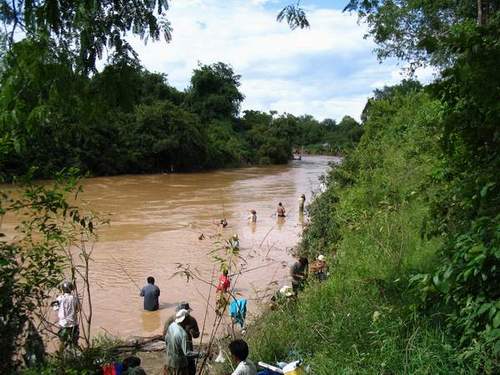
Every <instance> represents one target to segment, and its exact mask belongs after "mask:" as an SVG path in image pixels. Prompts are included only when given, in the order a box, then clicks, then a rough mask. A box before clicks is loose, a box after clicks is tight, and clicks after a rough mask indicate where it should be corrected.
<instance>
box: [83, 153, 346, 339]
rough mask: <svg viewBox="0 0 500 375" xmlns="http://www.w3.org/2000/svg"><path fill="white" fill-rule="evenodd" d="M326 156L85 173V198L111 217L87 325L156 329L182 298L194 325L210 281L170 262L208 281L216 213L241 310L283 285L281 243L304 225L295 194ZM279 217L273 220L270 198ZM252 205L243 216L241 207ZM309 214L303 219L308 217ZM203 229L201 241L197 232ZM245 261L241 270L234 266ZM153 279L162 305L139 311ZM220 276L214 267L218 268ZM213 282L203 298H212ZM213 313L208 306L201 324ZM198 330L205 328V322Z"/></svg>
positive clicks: (312, 185) (121, 330) (142, 332)
mask: <svg viewBox="0 0 500 375" xmlns="http://www.w3.org/2000/svg"><path fill="white" fill-rule="evenodd" d="M331 161H338V160H337V159H335V158H332V157H324V156H306V157H303V159H302V160H301V161H293V162H290V163H289V164H288V165H281V166H267V167H251V168H239V169H231V170H220V171H216V172H205V173H191V174H158V175H143V176H141V175H134V176H116V177H98V178H90V179H87V180H86V181H85V182H84V192H83V194H82V195H81V198H82V199H83V201H85V202H86V203H88V205H89V206H90V207H91V208H92V209H93V210H95V211H97V212H100V213H102V214H106V215H109V218H110V220H111V223H110V225H108V226H104V227H101V228H100V229H99V240H98V242H97V243H96V244H95V248H94V253H93V259H94V262H93V263H92V265H91V273H90V277H91V282H92V300H93V306H94V307H93V331H94V333H97V332H107V333H111V334H113V335H117V336H122V337H123V336H150V335H153V334H157V333H161V331H162V328H163V323H164V321H165V320H166V319H167V318H168V317H169V316H170V315H171V314H172V313H173V312H174V309H175V306H176V305H177V303H179V302H180V301H188V302H189V303H190V305H191V307H192V308H193V312H192V315H193V316H195V317H196V318H197V319H198V322H199V324H200V329H201V325H202V322H203V317H204V315H205V307H206V299H207V295H208V293H209V288H210V287H209V286H208V285H207V284H205V283H203V282H201V281H197V280H190V281H189V282H187V281H186V278H183V277H181V276H174V273H175V272H176V271H177V270H178V268H177V267H178V264H184V265H187V264H189V265H190V267H191V269H193V270H194V269H196V270H197V272H199V275H200V277H201V278H203V279H205V280H210V278H211V274H212V270H213V265H214V262H213V260H212V259H211V255H209V254H208V253H209V252H210V250H211V249H213V247H214V245H213V243H212V242H213V239H211V238H210V237H211V236H212V235H214V234H215V233H217V232H218V231H219V229H218V227H217V225H216V224H215V223H216V222H217V221H218V220H220V219H221V218H222V217H225V218H226V219H227V221H228V224H229V225H228V226H227V227H226V228H224V229H222V230H221V232H222V236H224V237H226V238H227V237H229V236H231V235H233V234H235V233H236V234H238V236H239V238H240V248H241V251H240V255H241V257H242V260H240V261H239V262H238V263H239V265H238V267H239V269H243V270H247V271H246V272H243V273H242V274H241V276H239V277H233V283H236V285H235V287H236V289H235V292H236V293H237V294H238V295H239V296H240V297H241V298H247V299H248V300H249V305H248V308H249V315H250V318H251V316H252V315H253V314H257V313H258V311H259V303H260V302H262V301H266V299H268V298H269V295H270V294H271V293H272V292H274V291H275V290H276V289H278V288H279V287H280V286H283V285H285V284H290V282H289V280H288V279H289V277H288V267H289V265H290V263H291V262H292V261H293V258H292V257H291V255H290V253H289V251H288V249H290V248H291V247H293V246H294V245H296V244H297V241H298V239H299V236H300V234H301V232H302V228H303V220H304V219H303V218H302V217H300V215H299V213H298V198H299V196H300V195H301V194H305V195H306V203H307V202H309V201H310V199H311V197H312V194H313V192H315V191H318V190H319V184H320V182H319V177H320V176H321V175H322V174H324V173H325V171H326V170H327V168H328V164H329V162H331ZM279 201H281V202H283V204H284V206H285V208H286V209H287V217H286V219H285V220H283V221H278V220H277V218H276V216H275V215H274V213H275V211H276V206H277V203H278V202H279ZM250 209H255V210H256V211H257V218H258V219H257V223H255V224H252V223H249V221H248V219H247V217H248V210H250ZM305 220H307V217H306V219H305ZM202 233H203V234H204V236H205V239H203V240H200V239H199V236H200V235H201V234H202ZM241 267H243V268H241ZM147 276H153V277H155V279H156V285H158V286H159V287H160V290H161V296H160V310H159V311H156V312H144V311H143V309H142V303H143V301H142V298H141V297H140V296H139V290H138V288H137V285H138V286H140V287H142V286H143V285H145V283H146V277H147ZM216 276H218V274H217V275H216ZM214 300H215V296H214V291H213V289H212V294H211V296H210V303H211V304H214ZM213 319H214V314H213V313H212V312H210V313H209V316H208V319H207V326H209V327H210V326H211V322H212V321H213ZM206 331H210V329H209V328H207V329H206Z"/></svg>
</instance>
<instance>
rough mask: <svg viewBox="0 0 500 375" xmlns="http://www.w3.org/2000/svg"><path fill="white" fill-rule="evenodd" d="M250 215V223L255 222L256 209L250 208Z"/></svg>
mask: <svg viewBox="0 0 500 375" xmlns="http://www.w3.org/2000/svg"><path fill="white" fill-rule="evenodd" d="M249 212H250V215H249V216H248V220H249V221H250V222H251V223H256V222H257V211H255V210H250V211H249Z"/></svg>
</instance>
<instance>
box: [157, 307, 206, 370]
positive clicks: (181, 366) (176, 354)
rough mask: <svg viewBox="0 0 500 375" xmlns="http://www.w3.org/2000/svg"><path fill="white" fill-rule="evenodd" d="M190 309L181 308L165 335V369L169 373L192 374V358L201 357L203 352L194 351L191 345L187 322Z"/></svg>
mask: <svg viewBox="0 0 500 375" xmlns="http://www.w3.org/2000/svg"><path fill="white" fill-rule="evenodd" d="M188 316H189V310H186V309H180V310H179V311H177V313H176V314H175V320H174V321H173V322H172V324H170V326H169V327H168V329H167V334H166V335H165V344H166V350H165V354H166V360H167V363H166V365H165V371H166V373H167V374H168V375H190V367H189V362H190V359H195V358H200V357H202V356H203V354H202V353H201V352H197V351H193V348H192V347H191V348H190V346H189V343H188V334H187V332H186V327H185V326H186V324H187V321H188V320H189V319H186V318H187V317H188Z"/></svg>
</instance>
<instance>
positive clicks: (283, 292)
mask: <svg viewBox="0 0 500 375" xmlns="http://www.w3.org/2000/svg"><path fill="white" fill-rule="evenodd" d="M280 294H281V295H284V296H285V297H291V296H293V294H294V293H293V289H292V287H291V286H289V285H285V286H284V287H282V288H281V289H280Z"/></svg>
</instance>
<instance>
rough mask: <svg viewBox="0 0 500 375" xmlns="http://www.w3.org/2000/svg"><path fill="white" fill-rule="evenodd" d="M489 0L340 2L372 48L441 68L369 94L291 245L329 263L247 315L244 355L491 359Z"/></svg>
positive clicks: (494, 33)
mask: <svg viewBox="0 0 500 375" xmlns="http://www.w3.org/2000/svg"><path fill="white" fill-rule="evenodd" d="M499 5H500V4H499V3H498V1H477V2H472V1H458V2H449V1H432V2H431V1H398V2H394V1H380V2H378V1H350V2H349V4H348V6H347V9H348V10H352V11H357V12H358V13H359V15H360V17H362V18H364V19H365V20H366V21H367V22H368V25H369V27H370V34H372V35H373V36H374V37H375V40H376V41H377V43H378V45H379V50H378V52H379V56H381V57H386V56H395V57H398V58H401V59H404V60H406V61H408V62H410V63H411V66H412V67H416V66H419V65H421V64H426V63H431V64H433V65H434V66H435V67H436V68H438V69H439V71H440V77H439V78H438V79H437V80H436V81H435V82H434V83H433V84H431V85H429V86H428V87H427V88H425V91H424V89H422V88H421V87H420V85H418V84H415V83H412V82H404V83H403V84H402V85H401V86H396V87H393V88H386V89H384V90H377V91H376V92H375V95H374V97H373V98H372V99H370V100H369V101H368V103H367V105H366V107H365V110H364V112H363V115H362V120H363V122H364V134H363V136H362V138H361V141H360V143H359V144H358V146H357V148H356V150H355V151H354V153H352V154H350V155H349V156H348V157H347V158H346V159H345V160H344V163H343V165H342V166H341V167H338V168H337V169H336V170H334V171H333V172H332V173H331V174H330V175H329V176H328V180H329V187H328V190H327V192H326V193H324V194H322V195H321V196H320V197H319V198H317V200H315V201H314V202H313V203H312V204H311V206H310V212H311V216H312V224H311V225H310V227H309V228H308V229H307V231H306V232H305V234H304V238H303V241H302V243H301V251H302V252H303V253H304V254H308V255H309V256H314V255H317V254H318V253H320V252H321V253H329V254H330V257H331V258H330V260H331V261H332V262H333V259H335V260H336V264H335V269H334V271H333V275H332V277H331V279H330V280H328V282H327V283H325V284H324V285H321V286H320V287H319V288H317V287H314V288H309V289H308V290H307V291H306V293H305V294H304V295H303V296H302V297H301V298H300V299H299V301H298V303H297V305H293V306H288V307H285V308H284V309H283V311H278V312H276V313H271V314H270V315H269V316H268V317H266V319H265V321H264V322H263V323H261V325H260V324H259V325H258V326H257V327H256V328H257V329H256V330H255V333H254V336H253V338H252V340H253V344H254V346H255V352H254V356H256V357H258V358H264V359H267V360H269V361H273V360H278V359H284V358H287V357H290V358H291V357H293V355H291V354H290V353H289V350H290V348H293V349H295V350H296V351H298V353H299V355H301V356H303V357H305V358H306V359H308V361H309V363H310V364H311V366H312V367H313V369H314V370H315V373H319V374H331V373H332V372H335V373H443V374H445V373H488V374H492V373H498V371H500V363H499V356H500V289H499V288H498V285H499V283H500V225H499V212H500V194H499V193H500V191H499V185H500V181H499V173H498V171H499V170H500V156H499V154H498V150H499V148H500V147H499V146H500V144H499V143H500V142H499V140H500V134H499V127H498V124H499V123H500V70H499V69H498V61H499V58H500V55H499V54H500V44H499V43H498V41H499V40H500V34H499V32H500V12H499V9H500V6H499ZM302 16H303V15H302ZM289 22H292V24H293V23H294V22H297V20H294V18H293V17H291V18H290V20H289ZM308 338H311V340H314V341H311V340H309V339H308ZM318 342H319V344H318Z"/></svg>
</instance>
